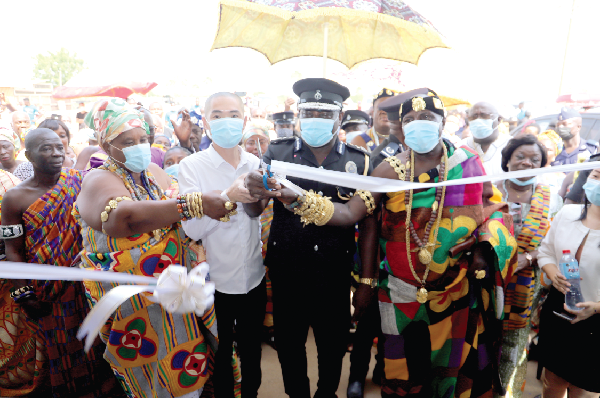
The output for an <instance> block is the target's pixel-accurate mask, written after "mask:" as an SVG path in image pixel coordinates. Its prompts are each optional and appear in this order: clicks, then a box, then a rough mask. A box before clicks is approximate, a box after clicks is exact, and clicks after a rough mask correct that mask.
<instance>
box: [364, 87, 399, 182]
mask: <svg viewBox="0 0 600 398" xmlns="http://www.w3.org/2000/svg"><path fill="white" fill-rule="evenodd" d="M395 97H397V96H394V97H389V98H387V99H386V100H385V101H383V102H382V103H381V104H380V105H379V109H381V110H382V111H385V112H386V113H387V116H388V120H389V124H390V134H389V135H388V136H387V137H386V139H385V140H383V141H382V142H381V144H379V145H378V146H377V148H375V149H373V151H371V162H372V169H373V170H375V168H376V167H377V166H379V164H380V163H381V162H383V160H384V159H385V158H387V157H390V156H394V155H396V154H398V153H400V152H402V151H404V147H403V146H402V142H400V139H399V138H398V137H400V120H399V116H398V115H399V112H400V105H401V104H400V103H399V101H398V100H397V99H395Z"/></svg>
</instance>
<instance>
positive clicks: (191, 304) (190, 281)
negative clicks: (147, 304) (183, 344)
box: [0, 261, 215, 352]
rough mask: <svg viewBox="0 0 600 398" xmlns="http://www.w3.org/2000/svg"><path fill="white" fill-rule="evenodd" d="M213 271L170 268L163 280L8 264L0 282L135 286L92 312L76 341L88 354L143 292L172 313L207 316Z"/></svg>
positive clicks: (118, 290)
mask: <svg viewBox="0 0 600 398" xmlns="http://www.w3.org/2000/svg"><path fill="white" fill-rule="evenodd" d="M209 269H210V267H209V265H208V264H207V263H206V262H205V263H202V264H200V265H198V266H197V267H195V268H194V269H192V271H190V273H189V274H188V272H187V268H186V267H182V266H179V265H170V266H169V267H167V269H165V270H164V271H163V272H162V273H161V274H160V277H158V278H154V277H151V276H142V275H131V274H126V273H119V272H102V271H90V270H85V269H79V268H68V267H56V266H53V265H41V264H29V263H18V262H11V261H5V262H2V263H0V278H4V279H35V280H63V281H84V280H88V281H96V282H117V283H132V284H133V285H122V286H117V287H115V288H113V289H111V291H110V292H108V293H107V294H105V295H104V296H103V297H102V298H101V299H100V300H99V301H98V302H97V303H96V305H95V306H94V308H92V310H91V311H90V313H89V314H88V315H87V317H86V318H85V320H84V321H83V323H82V324H81V326H80V328H79V330H78V332H77V338H78V339H79V340H83V339H84V338H85V346H84V347H85V351H86V352H88V351H89V350H90V348H91V347H92V344H93V343H94V340H95V339H96V336H98V333H99V332H100V329H101V328H102V326H103V325H104V324H105V323H106V321H107V320H108V318H109V317H110V316H111V315H112V314H113V313H114V312H115V311H116V310H117V308H119V306H120V305H121V304H123V303H124V302H125V301H126V300H127V299H129V298H131V297H132V296H134V295H136V294H139V293H143V292H154V293H153V296H151V297H148V299H150V300H151V301H154V302H156V303H159V304H160V305H162V306H163V307H165V310H166V311H167V312H169V313H178V314H185V313H189V312H195V313H196V314H197V315H198V316H202V315H204V313H205V312H206V310H207V309H208V308H210V307H211V306H212V304H213V303H214V294H215V284H214V282H210V281H206V276H207V275H208V271H209Z"/></svg>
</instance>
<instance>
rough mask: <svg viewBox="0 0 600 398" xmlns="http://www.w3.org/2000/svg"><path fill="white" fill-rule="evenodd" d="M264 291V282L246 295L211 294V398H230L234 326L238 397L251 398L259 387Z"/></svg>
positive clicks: (265, 293)
mask: <svg viewBox="0 0 600 398" xmlns="http://www.w3.org/2000/svg"><path fill="white" fill-rule="evenodd" d="M266 303H267V290H266V284H265V279H264V278H263V280H262V282H261V283H260V284H259V285H258V286H257V287H255V288H254V289H252V290H250V291H249V292H248V293H247V294H226V293H221V292H219V291H217V292H215V314H216V316H217V332H218V333H219V347H218V349H217V354H216V355H215V371H214V374H213V381H214V386H215V396H216V397H218V398H233V383H234V379H233V368H232V365H231V355H232V346H233V328H234V325H235V330H236V337H237V342H238V348H239V354H240V357H241V360H240V362H241V365H242V366H241V367H242V378H243V383H242V396H243V397H244V398H255V397H256V396H257V393H258V388H259V387H260V382H261V378H262V373H261V370H260V357H261V342H262V334H261V332H262V324H263V320H264V319H265V306H266Z"/></svg>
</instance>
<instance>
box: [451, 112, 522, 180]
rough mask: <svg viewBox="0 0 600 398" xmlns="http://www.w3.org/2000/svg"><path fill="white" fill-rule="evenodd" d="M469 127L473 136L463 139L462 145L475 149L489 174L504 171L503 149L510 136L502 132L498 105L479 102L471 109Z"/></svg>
mask: <svg viewBox="0 0 600 398" xmlns="http://www.w3.org/2000/svg"><path fill="white" fill-rule="evenodd" d="M468 118H469V129H470V130H471V134H473V135H472V136H471V137H468V138H465V139H464V140H462V141H461V143H460V145H461V146H466V147H468V148H470V149H472V150H474V151H475V152H476V153H477V154H478V155H479V158H480V159H481V163H483V168H484V169H485V173H486V174H487V175H498V174H502V173H504V171H503V170H502V166H501V164H500V163H501V162H502V149H504V147H505V146H506V144H507V143H508V141H509V140H510V138H511V137H510V136H508V135H506V134H500V131H499V130H498V126H499V125H500V114H499V113H498V110H497V109H496V107H495V106H494V105H492V104H490V103H487V102H478V103H476V104H475V105H473V107H472V108H471V110H470V111H469V115H468Z"/></svg>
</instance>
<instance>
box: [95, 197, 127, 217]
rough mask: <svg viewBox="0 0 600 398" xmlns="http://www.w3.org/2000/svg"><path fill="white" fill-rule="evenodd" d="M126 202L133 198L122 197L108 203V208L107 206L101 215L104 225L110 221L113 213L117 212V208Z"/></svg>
mask: <svg viewBox="0 0 600 398" xmlns="http://www.w3.org/2000/svg"><path fill="white" fill-rule="evenodd" d="M124 200H131V198H130V197H129V196H121V197H118V198H114V199H111V200H109V201H108V206H106V207H105V208H104V211H103V212H102V213H100V220H101V221H102V222H103V223H104V222H107V221H108V215H109V214H110V212H111V211H113V210H115V209H116V208H117V206H118V205H119V203H121V202H122V201H124Z"/></svg>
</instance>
